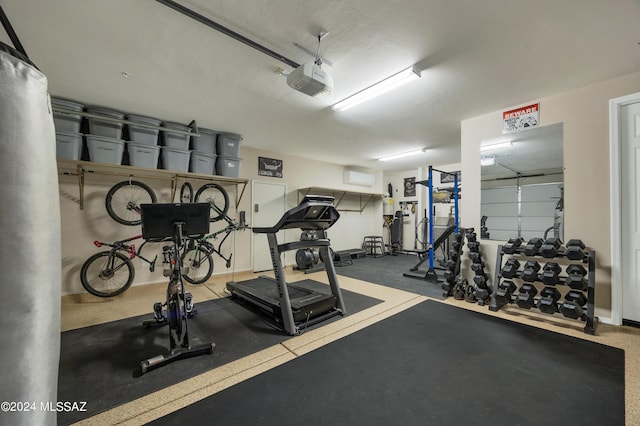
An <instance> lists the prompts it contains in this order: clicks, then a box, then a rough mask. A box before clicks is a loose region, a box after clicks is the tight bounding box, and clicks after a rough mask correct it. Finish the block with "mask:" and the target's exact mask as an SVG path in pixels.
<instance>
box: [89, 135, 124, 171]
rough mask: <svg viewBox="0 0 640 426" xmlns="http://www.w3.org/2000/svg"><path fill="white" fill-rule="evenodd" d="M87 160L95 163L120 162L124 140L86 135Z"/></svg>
mask: <svg viewBox="0 0 640 426" xmlns="http://www.w3.org/2000/svg"><path fill="white" fill-rule="evenodd" d="M86 137H87V148H89V160H91V161H95V162H96V163H107V164H122V154H124V141H122V140H120V139H114V138H108V137H106V136H96V135H86Z"/></svg>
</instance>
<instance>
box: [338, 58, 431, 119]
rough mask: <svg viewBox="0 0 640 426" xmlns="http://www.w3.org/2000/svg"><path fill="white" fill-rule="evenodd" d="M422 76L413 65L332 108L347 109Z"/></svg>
mask: <svg viewBox="0 0 640 426" xmlns="http://www.w3.org/2000/svg"><path fill="white" fill-rule="evenodd" d="M420 77H421V71H420V70H419V69H417V68H415V66H411V67H409V68H407V69H405V70H402V71H400V72H399V73H397V74H394V75H392V76H391V77H388V78H385V79H384V80H382V81H379V82H378V83H376V84H374V85H372V86H369V87H367V88H366V89H363V90H361V91H359V92H358V93H356V94H354V95H351V96H349V97H348V98H345V99H343V100H341V101H340V102H338V103H336V104H334V105H333V106H332V107H331V108H332V109H333V110H335V111H345V110H347V109H349V108H352V107H354V106H356V105H360V104H361V103H363V102H366V101H368V100H370V99H373V98H375V97H377V96H380V95H382V94H383V93H387V92H389V91H391V90H393V89H395V88H397V87H400V86H402V85H403V84H406V83H409V82H410V81H414V80H417V79H419V78H420Z"/></svg>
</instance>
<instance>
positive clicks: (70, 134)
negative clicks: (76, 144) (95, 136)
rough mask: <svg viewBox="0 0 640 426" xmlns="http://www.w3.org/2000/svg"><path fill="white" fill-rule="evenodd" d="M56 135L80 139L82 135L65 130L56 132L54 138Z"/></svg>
mask: <svg viewBox="0 0 640 426" xmlns="http://www.w3.org/2000/svg"><path fill="white" fill-rule="evenodd" d="M57 135H60V136H72V137H82V133H76V132H68V131H66V130H56V136H57Z"/></svg>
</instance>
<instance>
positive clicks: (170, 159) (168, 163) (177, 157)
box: [162, 146, 191, 173]
mask: <svg viewBox="0 0 640 426" xmlns="http://www.w3.org/2000/svg"><path fill="white" fill-rule="evenodd" d="M189 157H191V151H185V150H182V149H175V148H170V147H166V146H165V147H162V168H163V169H166V170H174V171H176V172H183V173H186V172H188V171H189Z"/></svg>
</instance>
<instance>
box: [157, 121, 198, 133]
mask: <svg viewBox="0 0 640 426" xmlns="http://www.w3.org/2000/svg"><path fill="white" fill-rule="evenodd" d="M162 125H163V126H164V127H168V128H171V129H175V130H182V131H183V132H190V131H191V127H189V126H185V125H184V124H180V123H172V122H170V121H163V122H162Z"/></svg>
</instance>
